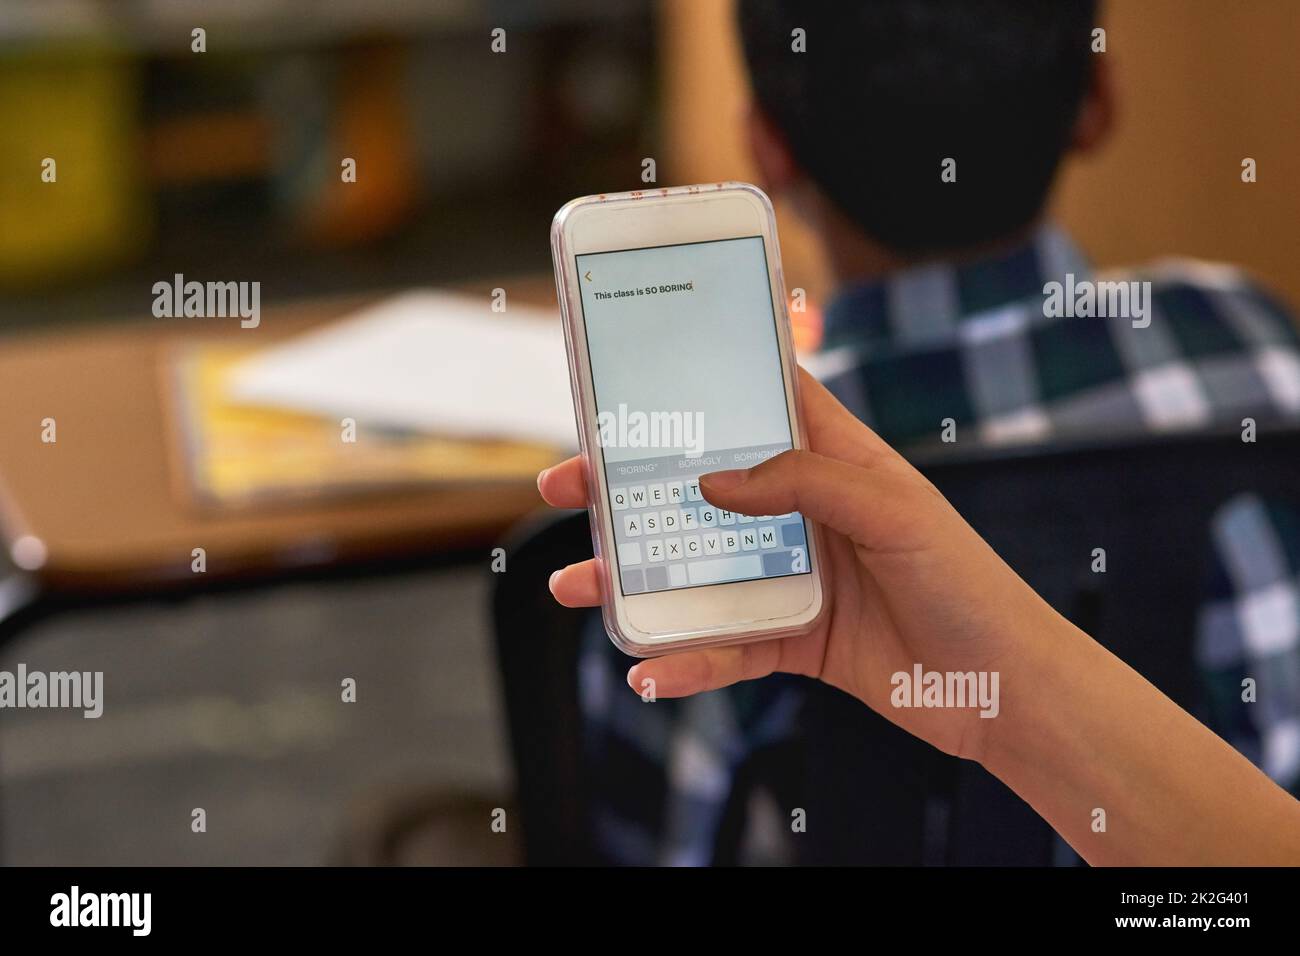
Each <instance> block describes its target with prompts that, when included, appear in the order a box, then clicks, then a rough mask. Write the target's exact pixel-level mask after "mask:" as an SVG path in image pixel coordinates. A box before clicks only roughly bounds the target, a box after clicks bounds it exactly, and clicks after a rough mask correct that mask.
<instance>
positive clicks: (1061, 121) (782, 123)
mask: <svg viewBox="0 0 1300 956" xmlns="http://www.w3.org/2000/svg"><path fill="white" fill-rule="evenodd" d="M739 12H740V28H741V37H742V40H743V43H744V48H745V56H746V60H747V62H748V64H749V71H750V76H751V78H752V83H753V88H754V95H755V99H756V101H757V104H758V105H759V107H760V108H761V109H762V110H763V111H764V113H765V114H766V115H767V116H768V118H769V119H770V120H771V121H772V122H773V123H774V124H775V125H776V127H777V128H778V129H779V130H780V131H781V133H782V134H783V135H784V137H785V139H786V141H787V142H788V145H789V148H790V150H791V152H792V153H793V155H794V158H795V161H796V162H797V163H798V164H799V165H800V167H801V168H802V169H803V170H804V172H805V173H807V174H808V175H809V176H810V177H812V179H813V180H815V181H816V182H817V183H818V185H819V186H820V187H821V189H822V191H823V192H824V193H825V194H826V196H827V197H828V198H829V199H830V200H831V201H832V202H834V203H835V204H836V205H837V206H838V207H840V209H841V210H842V211H843V212H844V213H846V214H847V215H848V216H849V218H850V219H852V220H853V221H854V222H856V223H857V224H858V225H859V226H860V227H861V228H862V230H863V231H864V232H865V233H866V234H867V235H868V236H870V237H871V238H872V239H874V240H876V241H877V242H879V243H881V244H883V245H884V246H885V247H887V248H889V249H891V250H892V251H894V252H897V253H900V254H904V255H924V254H938V253H944V252H952V251H955V250H959V249H962V248H966V247H970V246H974V245H977V244H980V243H983V242H988V241H993V240H997V239H1002V238H1006V237H1009V236H1011V235H1013V234H1014V233H1015V232H1016V231H1018V230H1019V229H1021V228H1023V227H1024V226H1026V225H1027V224H1028V223H1030V222H1031V221H1032V220H1033V219H1034V218H1035V217H1036V216H1037V215H1038V214H1039V212H1040V211H1041V210H1042V208H1043V205H1044V203H1045V201H1046V198H1047V192H1048V189H1049V187H1050V186H1051V183H1052V179H1053V177H1054V176H1055V174H1056V169H1057V166H1058V165H1059V164H1060V160H1061V156H1062V155H1063V154H1064V152H1065V148H1066V146H1067V144H1068V142H1069V137H1070V132H1071V129H1072V128H1073V125H1074V121H1075V117H1076V116H1077V114H1078V111H1079V105H1080V103H1081V101H1082V99H1083V96H1084V93H1085V91H1086V90H1087V88H1088V84H1089V73H1090V69H1091V67H1090V62H1091V61H1090V57H1091V56H1092V52H1091V34H1092V30H1093V28H1094V27H1095V25H1096V23H1095V20H1096V14H1097V3H1096V0H845V2H839V3H833V4H832V3H830V2H813V3H808V2H806V0H805V2H802V3H801V2H798V0H740V4H739ZM796 29H802V30H803V31H805V32H804V34H803V37H804V38H805V42H806V51H805V52H795V50H794V44H795V38H796V37H797V34H795V33H794V32H793V31H795V30H796ZM949 158H951V159H954V160H955V161H956V166H955V172H956V177H957V178H956V181H955V182H944V181H942V179H941V176H940V173H941V171H942V169H943V162H944V160H945V159H949Z"/></svg>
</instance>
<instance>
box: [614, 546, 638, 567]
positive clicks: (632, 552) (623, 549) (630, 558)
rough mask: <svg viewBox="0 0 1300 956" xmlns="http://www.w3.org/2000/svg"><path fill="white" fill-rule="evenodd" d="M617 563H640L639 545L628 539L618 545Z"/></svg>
mask: <svg viewBox="0 0 1300 956" xmlns="http://www.w3.org/2000/svg"><path fill="white" fill-rule="evenodd" d="M618 563H619V564H640V563H641V545H639V544H637V543H636V542H635V541H628V542H627V543H625V544H620V545H619V546H618Z"/></svg>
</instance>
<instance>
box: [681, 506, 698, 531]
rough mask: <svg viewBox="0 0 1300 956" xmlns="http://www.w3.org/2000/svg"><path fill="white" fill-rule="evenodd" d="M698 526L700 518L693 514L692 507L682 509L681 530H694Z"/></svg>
mask: <svg viewBox="0 0 1300 956" xmlns="http://www.w3.org/2000/svg"><path fill="white" fill-rule="evenodd" d="M699 526H700V519H699V518H698V517H696V515H695V509H694V508H683V509H682V530H683V531H694V530H695V529H696V528H698V527H699Z"/></svg>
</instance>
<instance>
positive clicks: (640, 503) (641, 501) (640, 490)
mask: <svg viewBox="0 0 1300 956" xmlns="http://www.w3.org/2000/svg"><path fill="white" fill-rule="evenodd" d="M627 500H628V501H629V502H630V503H631V505H632V507H633V508H644V507H645V485H637V486H636V487H635V488H629V489H628V490H627Z"/></svg>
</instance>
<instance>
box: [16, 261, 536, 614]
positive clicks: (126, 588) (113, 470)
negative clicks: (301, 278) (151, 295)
mask: <svg viewBox="0 0 1300 956" xmlns="http://www.w3.org/2000/svg"><path fill="white" fill-rule="evenodd" d="M494 285H500V286H503V287H505V288H507V289H508V290H509V293H510V296H511V298H512V300H514V301H519V302H527V303H532V304H550V305H553V304H554V302H555V290H554V285H553V284H552V281H551V279H550V278H549V277H529V278H528V279H523V280H519V281H511V282H496V283H478V284H475V285H472V286H466V287H463V288H462V289H461V291H465V292H469V293H471V294H482V295H483V297H484V303H485V308H486V304H487V303H488V301H489V298H488V297H489V293H490V289H491V288H492V287H493V286H494ZM378 298H380V296H374V295H371V296H365V297H358V298H349V299H345V300H329V301H326V302H314V303H303V304H296V305H293V306H286V307H280V308H274V309H272V308H267V309H264V310H263V311H262V320H261V326H260V328H259V329H258V330H257V332H256V333H253V332H251V331H250V330H243V329H240V328H239V322H238V320H237V319H235V320H228V319H153V318H151V319H148V320H146V321H140V322H130V323H127V324H123V325H117V326H114V327H111V328H101V327H96V328H94V329H72V330H66V331H60V332H56V333H49V334H36V335H16V336H11V337H8V338H0V394H2V395H3V401H2V402H0V537H2V538H3V545H4V550H5V552H8V551H9V550H10V548H11V547H12V546H13V544H14V542H15V541H18V540H19V539H21V538H23V537H25V536H29V537H30V538H34V539H36V541H37V542H39V544H35V543H34V542H33V541H31V540H28V541H26V542H25V543H24V545H23V547H24V548H26V550H28V551H29V552H30V551H32V550H33V548H34V549H35V551H36V552H37V553H39V552H40V551H41V546H42V545H43V549H44V551H45V562H44V564H43V566H41V567H40V568H39V569H36V570H34V571H33V572H32V573H31V575H30V578H32V579H34V582H35V584H36V585H37V589H38V590H39V591H40V592H41V593H50V592H55V593H72V594H78V595H122V594H129V593H133V592H142V591H144V592H148V591H157V590H159V589H180V590H186V589H192V588H196V587H202V586H204V585H205V584H207V583H209V582H215V581H220V580H227V579H245V580H247V579H275V578H278V577H281V576H285V575H288V574H290V573H291V572H294V571H302V570H304V569H312V568H325V567H335V566H340V565H348V564H351V563H357V564H360V563H374V562H384V561H389V560H403V559H413V558H414V559H420V558H422V557H434V556H436V555H438V554H440V553H445V552H449V551H458V550H464V549H468V548H476V547H483V548H489V547H491V546H493V545H494V544H495V543H496V540H497V537H498V536H499V535H500V534H501V533H502V532H503V531H504V530H505V529H506V528H507V527H508V526H509V525H511V524H513V523H514V522H515V521H517V520H518V519H519V518H520V517H522V516H523V515H524V514H526V513H527V512H528V511H530V510H532V509H533V508H536V507H537V506H539V505H540V504H541V499H540V497H539V496H538V493H537V489H536V487H535V485H534V483H533V482H532V481H531V480H530V481H523V482H509V483H496V484H492V485H468V486H458V487H439V488H428V489H422V490H409V491H401V492H393V493H382V492H381V493H375V494H362V495H356V496H352V497H347V498H334V499H331V500H327V501H320V502H310V501H306V502H301V503H286V504H283V505H277V506H273V507H271V508H268V509H265V510H256V509H248V510H213V509H210V508H204V507H201V506H198V505H196V504H195V503H193V502H187V501H186V500H184V496H183V495H179V494H177V491H176V488H175V485H174V477H173V475H172V474H171V468H172V464H171V462H170V461H169V459H170V457H171V455H170V450H169V447H168V446H169V443H171V442H172V441H174V440H175V439H174V436H173V432H172V429H171V427H170V426H169V423H168V421H167V417H166V408H165V405H164V398H163V389H164V385H163V376H162V373H161V369H162V367H163V366H162V363H161V357H162V356H163V355H164V354H166V353H165V351H164V350H167V349H169V348H170V347H172V346H174V345H175V344H176V342H177V340H178V339H182V338H190V337H198V336H204V337H215V338H218V339H220V338H228V337H235V336H244V337H245V339H243V340H246V337H247V336H248V335H250V334H257V335H258V336H259V337H261V340H263V341H265V340H269V339H271V338H278V337H284V336H288V335H292V334H294V333H296V332H301V331H303V330H304V329H307V328H310V327H312V326H314V325H318V324H321V323H323V322H327V321H329V320H331V319H334V318H337V317H339V316H341V315H343V314H345V313H347V312H349V311H351V310H353V309H355V308H357V307H358V306H361V305H364V304H366V303H368V302H370V301H374V300H376V299H378ZM236 341H241V340H240V339H236ZM47 417H50V418H54V419H55V420H56V422H57V438H58V440H57V442H55V443H53V444H44V443H42V442H41V440H40V436H41V421H42V419H44V418H47ZM196 547H202V548H204V549H205V550H206V553H207V572H206V573H205V574H196V573H193V572H192V571H191V568H190V563H191V551H192V549H194V548H196ZM484 559H485V563H486V560H487V554H486V553H485V555H484ZM0 603H2V602H0ZM3 617H4V609H3V608H0V618H3Z"/></svg>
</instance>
